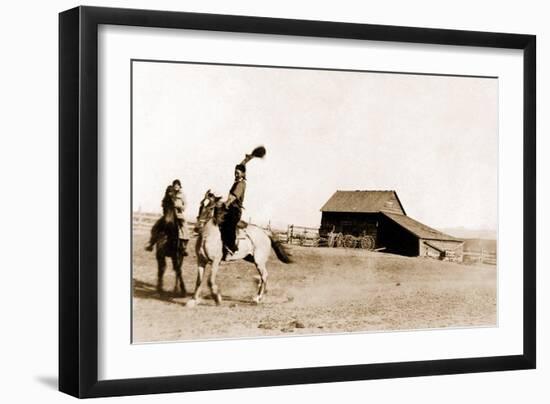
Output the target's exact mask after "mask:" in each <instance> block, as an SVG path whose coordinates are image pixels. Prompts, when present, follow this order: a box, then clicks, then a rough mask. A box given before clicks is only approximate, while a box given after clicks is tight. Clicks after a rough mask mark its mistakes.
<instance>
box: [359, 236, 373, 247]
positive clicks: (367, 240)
mask: <svg viewBox="0 0 550 404" xmlns="http://www.w3.org/2000/svg"><path fill="white" fill-rule="evenodd" d="M361 248H364V249H365V250H372V249H374V237H372V236H363V237H361Z"/></svg>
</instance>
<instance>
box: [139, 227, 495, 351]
mask: <svg viewBox="0 0 550 404" xmlns="http://www.w3.org/2000/svg"><path fill="white" fill-rule="evenodd" d="M146 240H147V234H146V233H143V232H142V233H135V234H134V256H133V265H134V267H133V281H134V285H133V293H134V294H133V308H132V309H133V342H134V343H139V342H151V341H177V340H189V339H212V338H238V337H259V336H275V335H289V334H322V333H341V332H358V331H380V330H399V329H401V330H403V329H409V330H410V329H425V328H439V327H469V326H494V325H496V318H497V317H496V314H497V308H496V292H497V289H496V285H497V282H496V267H495V266H489V265H479V266H472V265H464V264H455V263H449V262H440V261H435V260H431V259H428V258H418V257H417V258H407V257H401V256H397V255H391V254H383V253H378V252H370V251H365V250H360V249H354V250H346V249H335V248H312V247H298V246H289V247H288V248H289V251H290V252H291V254H292V258H293V260H294V261H295V262H294V263H293V264H283V263H281V262H279V261H278V260H277V258H276V257H275V254H274V253H273V254H272V256H271V258H270V261H269V262H268V271H269V280H268V292H267V294H266V295H265V296H264V300H263V302H262V303H261V304H260V305H256V304H253V303H252V297H253V296H254V295H255V294H256V290H257V281H258V274H257V272H256V269H255V267H254V265H253V264H250V263H248V262H245V261H241V262H231V263H222V265H221V267H220V271H219V273H218V274H219V275H218V284H219V286H220V289H221V292H222V295H223V298H224V302H223V303H222V305H221V306H216V305H215V303H214V301H213V300H212V299H210V297H209V290H208V286H206V284H205V285H204V286H203V294H204V297H205V299H204V302H203V305H201V306H197V307H194V308H188V307H185V303H186V302H187V301H188V300H189V299H190V296H189V295H190V294H191V293H192V292H193V290H194V287H195V278H196V273H197V272H196V259H195V254H194V251H192V250H194V248H189V253H190V255H189V256H188V257H186V258H185V260H184V263H183V277H184V281H185V285H186V288H187V291H188V296H187V297H181V296H176V295H174V294H173V293H172V292H171V290H172V288H173V286H174V272H173V270H172V269H171V263H169V266H168V268H167V270H166V274H165V280H164V288H165V290H166V292H165V293H164V294H162V295H160V294H158V293H157V292H156V290H155V285H156V276H157V264H156V260H155V258H154V253H150V252H146V251H145V250H144V248H143V247H144V245H145V242H146ZM192 244H194V243H193V241H192V242H191V243H190V247H191V245H192ZM207 275H208V272H207Z"/></svg>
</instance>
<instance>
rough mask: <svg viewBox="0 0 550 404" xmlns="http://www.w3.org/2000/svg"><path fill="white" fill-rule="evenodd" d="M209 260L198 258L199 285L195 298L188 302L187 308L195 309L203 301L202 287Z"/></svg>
mask: <svg viewBox="0 0 550 404" xmlns="http://www.w3.org/2000/svg"><path fill="white" fill-rule="evenodd" d="M206 264H207V260H206V259H203V258H201V257H197V283H196V284H195V292H194V293H193V298H192V299H191V300H189V301H188V302H187V306H189V307H193V306H195V305H197V304H199V303H200V301H201V287H202V281H203V279H204V270H205V268H206Z"/></svg>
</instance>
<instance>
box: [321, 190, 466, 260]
mask: <svg viewBox="0 0 550 404" xmlns="http://www.w3.org/2000/svg"><path fill="white" fill-rule="evenodd" d="M321 212H322V217H321V227H320V229H319V234H320V235H321V237H327V235H328V233H329V232H334V233H342V234H344V235H347V234H351V235H353V236H356V237H359V236H364V235H368V236H371V237H372V238H374V240H375V248H384V251H385V252H390V253H394V254H400V255H405V256H409V257H416V256H427V257H433V258H438V259H442V260H449V261H458V262H462V255H463V245H464V242H463V241H462V240H460V239H457V238H455V237H452V236H449V235H448V234H445V233H442V232H440V231H438V230H435V229H433V228H431V227H429V226H426V225H425V224H423V223H420V222H419V221H417V220H414V219H413V218H411V217H409V216H407V214H406V213H405V209H404V208H403V205H402V204H401V201H400V200H399V197H398V196H397V193H396V192H395V191H336V192H335V193H334V194H333V195H332V196H331V197H330V199H329V200H328V201H327V202H326V203H325V204H324V205H323V207H322V208H321Z"/></svg>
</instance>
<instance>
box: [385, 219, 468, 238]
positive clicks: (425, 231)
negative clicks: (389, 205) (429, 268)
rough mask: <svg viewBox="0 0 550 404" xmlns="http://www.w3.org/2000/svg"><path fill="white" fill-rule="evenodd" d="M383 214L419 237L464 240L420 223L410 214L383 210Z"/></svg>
mask: <svg viewBox="0 0 550 404" xmlns="http://www.w3.org/2000/svg"><path fill="white" fill-rule="evenodd" d="M382 214H383V215H385V216H387V217H389V218H390V219H391V220H393V221H394V222H396V223H397V224H398V225H400V226H401V227H403V228H405V229H407V230H408V231H410V232H411V233H413V234H414V235H416V236H418V238H422V239H426V240H442V241H463V240H460V239H458V238H456V237H453V236H449V235H448V234H445V233H442V232H440V231H439V230H436V229H432V228H431V227H429V226H426V225H425V224H423V223H420V222H418V221H416V220H414V219H412V218H410V217H409V216H405V215H398V214H395V213H389V212H382Z"/></svg>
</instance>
